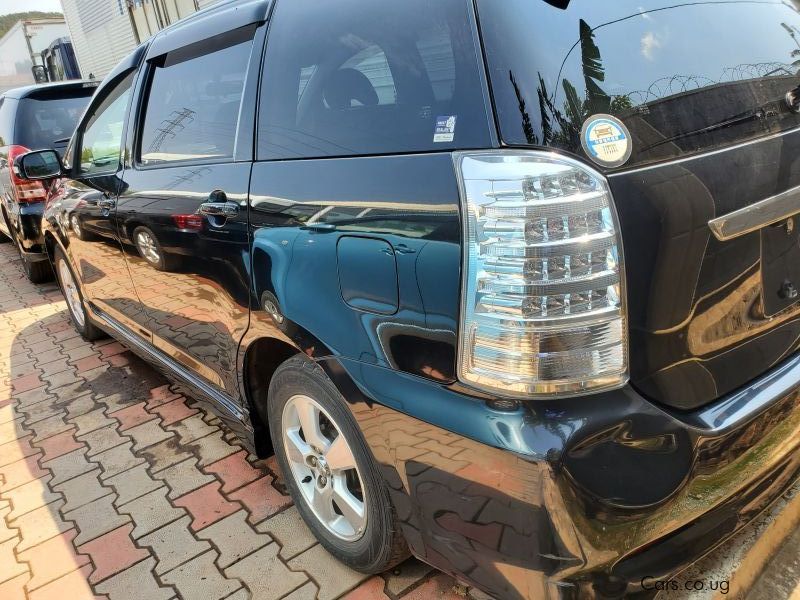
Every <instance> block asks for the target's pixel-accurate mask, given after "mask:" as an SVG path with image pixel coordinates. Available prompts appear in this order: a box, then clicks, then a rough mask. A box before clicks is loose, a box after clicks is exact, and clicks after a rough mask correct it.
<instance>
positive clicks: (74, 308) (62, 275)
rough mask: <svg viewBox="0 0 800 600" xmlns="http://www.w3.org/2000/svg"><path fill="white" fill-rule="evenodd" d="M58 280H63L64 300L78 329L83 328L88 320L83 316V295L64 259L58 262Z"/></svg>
mask: <svg viewBox="0 0 800 600" xmlns="http://www.w3.org/2000/svg"><path fill="white" fill-rule="evenodd" d="M58 278H59V280H61V288H62V289H63V290H64V298H65V299H66V300H67V304H68V305H69V310H70V312H71V313H72V317H73V318H74V319H75V322H76V324H77V325H78V327H80V328H83V326H84V325H85V324H86V319H85V316H84V314H83V304H82V303H81V295H80V292H79V291H78V286H77V285H76V284H75V279H74V278H73V277H72V271H70V269H69V266H68V265H67V261H65V260H64V259H61V260H59V261H58Z"/></svg>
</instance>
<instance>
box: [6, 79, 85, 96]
mask: <svg viewBox="0 0 800 600" xmlns="http://www.w3.org/2000/svg"><path fill="white" fill-rule="evenodd" d="M98 85H100V80H99V79H73V80H70V81H56V82H52V83H39V84H36V85H26V86H24V87H18V88H13V89H10V90H7V91H6V92H3V94H2V96H4V97H6V98H16V99H21V98H26V97H28V96H30V95H31V94H34V93H36V92H38V91H40V90H43V89H50V88H64V89H70V88H89V87H91V88H96V87H97V86H98Z"/></svg>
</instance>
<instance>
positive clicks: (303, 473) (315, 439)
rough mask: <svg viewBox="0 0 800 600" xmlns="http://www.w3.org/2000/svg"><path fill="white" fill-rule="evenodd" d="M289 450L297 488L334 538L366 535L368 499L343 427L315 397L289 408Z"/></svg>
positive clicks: (285, 426) (285, 425)
mask: <svg viewBox="0 0 800 600" xmlns="http://www.w3.org/2000/svg"><path fill="white" fill-rule="evenodd" d="M281 429H282V431H283V445H284V449H285V450H286V456H287V459H288V461H289V466H290V469H291V476H292V477H293V478H294V481H295V483H296V484H297V487H298V488H299V489H300V492H301V493H302V495H303V498H304V499H305V500H306V503H307V504H308V506H309V508H310V509H311V511H312V512H313V513H314V516H316V518H317V519H318V520H319V522H320V523H321V524H322V525H323V526H324V527H325V528H326V529H327V530H328V531H329V532H330V533H332V534H333V535H335V536H336V537H338V538H340V539H342V540H345V541H355V540H357V539H359V538H361V537H362V536H363V535H364V531H365V529H366V524H367V510H366V508H367V507H366V502H367V498H366V495H365V493H364V486H363V484H362V479H361V475H360V473H359V470H358V466H357V465H356V460H355V456H354V455H353V451H352V449H351V448H350V445H349V444H348V442H347V440H346V439H345V437H344V435H342V433H341V427H339V426H338V425H337V423H336V422H335V421H334V420H333V418H332V417H331V416H330V414H329V413H328V412H327V411H326V410H325V409H324V408H322V406H321V405H320V404H319V403H317V402H316V401H315V400H314V399H313V398H310V397H309V396H305V395H300V394H298V395H295V396H292V397H291V398H289V400H288V402H287V403H286V405H285V406H284V409H283V418H282V428H281Z"/></svg>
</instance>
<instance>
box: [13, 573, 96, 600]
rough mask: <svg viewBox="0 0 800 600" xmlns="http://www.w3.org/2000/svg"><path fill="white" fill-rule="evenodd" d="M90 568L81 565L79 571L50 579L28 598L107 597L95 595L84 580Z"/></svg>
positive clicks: (86, 599) (75, 599)
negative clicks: (53, 579)
mask: <svg viewBox="0 0 800 600" xmlns="http://www.w3.org/2000/svg"><path fill="white" fill-rule="evenodd" d="M91 570H92V566H91V565H86V566H85V567H82V568H81V570H80V571H73V572H72V573H70V574H68V575H64V577H62V578H61V579H56V580H55V581H51V582H50V583H48V584H47V585H45V586H43V587H40V588H39V589H37V590H34V591H32V592H31V593H30V594H29V595H28V598H29V600H66V599H69V600H89V599H95V598H103V599H107V596H95V595H94V594H93V593H92V588H91V587H90V586H89V584H88V582H87V581H86V579H87V577H88V576H89V573H90V572H91Z"/></svg>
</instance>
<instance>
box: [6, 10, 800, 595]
mask: <svg viewBox="0 0 800 600" xmlns="http://www.w3.org/2000/svg"><path fill="white" fill-rule="evenodd" d="M798 28H800V15H798V11H797V9H796V8H795V7H794V5H791V4H789V3H783V4H781V3H766V2H733V1H731V2H724V1H723V2H710V3H693V4H678V5H675V3H673V2H669V1H666V0H647V1H642V0H636V1H633V0H616V1H614V2H597V1H596V0H573V1H572V2H566V1H564V2H556V1H555V0H551V1H548V2H545V1H544V0H476V1H475V2H474V3H473V2H472V1H470V0H438V1H437V2H431V1H429V0H406V1H405V2H391V1H388V0H338V1H336V2H320V1H319V0H277V2H270V1H269V0H251V1H245V2H233V3H223V4H220V5H217V6H215V7H213V8H211V9H208V10H206V11H204V12H200V13H198V14H197V15H195V16H193V17H191V18H190V19H188V20H186V21H183V22H181V23H179V24H177V25H175V26H173V27H170V28H169V29H167V30H165V31H163V32H162V33H159V34H157V35H156V36H155V37H154V38H153V39H152V40H150V41H149V42H148V43H146V44H145V45H143V46H141V47H140V48H138V49H137V50H136V51H135V52H134V53H133V54H131V55H130V56H129V57H128V58H126V59H125V60H124V61H123V62H121V63H120V64H119V65H118V66H117V67H116V69H115V70H114V71H113V72H112V73H111V74H110V75H109V76H108V77H107V78H106V80H105V81H104V82H103V84H102V86H101V88H100V89H99V90H98V92H97V94H96V96H95V98H94V99H93V100H92V103H91V105H90V107H89V108H88V110H87V112H86V114H85V116H84V117H83V118H82V120H81V122H80V123H79V125H78V127H77V130H76V134H75V136H74V137H73V139H72V142H71V143H70V147H69V149H68V150H67V152H66V153H65V155H64V159H63V163H59V160H58V157H57V156H56V155H55V154H54V153H52V152H33V153H30V154H26V155H23V156H20V157H18V158H17V159H16V165H17V167H18V168H19V170H20V173H21V174H22V176H23V177H26V178H27V180H29V181H33V180H45V181H51V182H52V185H51V188H50V195H49V197H48V200H47V208H46V211H45V216H44V229H45V240H46V247H47V252H48V254H49V256H50V257H51V259H52V261H53V264H54V266H55V269H56V272H57V274H58V278H59V282H60V284H61V287H62V289H63V291H64V294H65V296H66V299H67V305H68V307H69V311H70V313H71V316H72V319H73V321H74V322H75V325H76V327H77V328H78V330H79V331H80V332H81V333H82V334H83V335H84V337H86V338H87V339H92V338H95V337H97V336H100V335H102V334H103V333H110V334H111V335H113V336H115V337H117V338H119V339H120V340H122V341H123V342H124V343H125V344H127V345H128V346H129V347H130V348H132V349H133V350H134V351H136V352H137V353H139V354H140V355H141V356H143V357H145V358H146V359H148V360H150V361H151V362H153V363H154V364H156V365H158V366H159V367H160V368H162V369H163V370H164V371H165V372H166V373H168V374H169V375H170V376H171V377H173V378H174V379H175V380H177V381H179V382H181V383H182V384H183V385H185V386H188V387H189V388H190V390H191V391H192V393H193V394H194V395H196V396H197V397H200V398H203V399H205V400H206V401H208V402H209V404H210V406H211V407H212V408H213V410H215V411H216V412H217V413H218V414H219V415H220V416H221V417H222V418H223V419H224V420H225V421H226V422H227V423H228V424H229V425H230V427H231V428H233V429H234V430H236V431H238V432H239V433H240V434H241V436H242V437H243V439H244V440H245V441H246V442H247V443H248V444H250V446H251V448H253V449H255V450H256V451H258V452H260V453H262V454H264V453H267V452H269V451H270V447H272V448H273V449H274V451H275V453H276V454H277V458H278V461H279V464H280V466H281V467H282V470H283V472H284V474H285V477H286V481H287V485H288V486H289V489H290V490H291V493H292V496H293V498H294V500H295V502H296V504H297V506H298V509H299V511H300V513H301V514H302V516H303V518H304V519H305V520H306V522H307V523H308V525H309V527H310V528H311V529H312V530H313V531H314V533H315V534H316V536H317V537H318V538H319V540H320V541H321V542H322V544H324V546H325V547H326V548H327V549H328V550H330V551H331V552H332V553H333V554H334V555H335V556H337V557H338V558H339V559H341V560H342V561H344V562H345V563H347V564H348V565H350V566H352V567H354V568H356V569H360V570H362V571H366V572H377V571H381V570H383V569H386V568H388V567H390V566H391V565H393V564H395V563H396V562H398V561H399V560H401V559H402V558H403V557H404V556H406V555H407V553H408V552H409V551H410V552H411V553H413V554H415V555H416V556H418V557H419V558H421V559H422V560H424V561H426V562H428V563H430V564H431V565H434V566H436V567H438V568H439V569H442V570H443V571H446V572H448V573H451V574H454V575H456V576H457V577H459V578H461V579H463V580H465V581H467V582H469V583H470V584H473V585H475V586H478V587H479V588H481V589H483V590H485V591H486V592H488V593H489V594H492V595H493V596H496V597H498V598H545V597H556V596H572V597H577V596H591V597H614V596H619V595H623V594H625V593H634V592H639V593H644V594H648V593H651V592H652V585H649V584H648V582H652V581H654V580H656V579H657V580H662V579H666V578H669V577H670V576H672V575H673V574H675V573H676V572H678V571H680V570H682V569H683V568H685V567H686V566H687V565H688V564H690V563H691V562H692V561H694V560H696V559H697V558H698V557H700V556H702V555H703V554H704V553H706V552H708V551H709V550H711V549H712V548H713V547H715V546H716V545H717V544H719V543H720V542H721V541H722V540H724V539H725V538H727V537H728V536H730V535H731V534H733V533H734V532H735V531H737V530H738V529H739V528H740V527H742V526H743V525H744V524H745V523H747V522H749V521H750V520H752V519H753V518H754V517H755V516H756V515H757V514H759V512H760V511H762V510H763V509H764V508H765V507H767V506H768V505H769V504H770V503H771V502H772V501H773V500H774V499H776V498H777V497H779V496H780V495H781V494H782V493H783V491H784V490H786V489H787V488H788V487H789V486H790V485H792V483H793V482H794V481H795V480H796V478H797V475H798V472H799V471H800V451H799V450H798V447H799V446H800V355H798V349H800V302H799V301H798V291H797V286H798V284H800V243H799V242H800V237H798V236H799V235H800V228H799V227H798V225H800V223H798V217H797V215H798V212H800V160H799V159H798V157H800V115H798V106H799V105H800V95H799V94H800V93H799V92H798V83H800V77H798V72H797V71H798V67H797V62H796V56H797V44H796V40H795V38H796V36H797V34H798V32H800V29H798ZM76 223H77V225H76ZM623 248H624V252H623ZM178 253H180V258H181V260H179V261H173V260H171V257H172V256H173V255H177V254H178ZM643 582H644V585H643Z"/></svg>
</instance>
